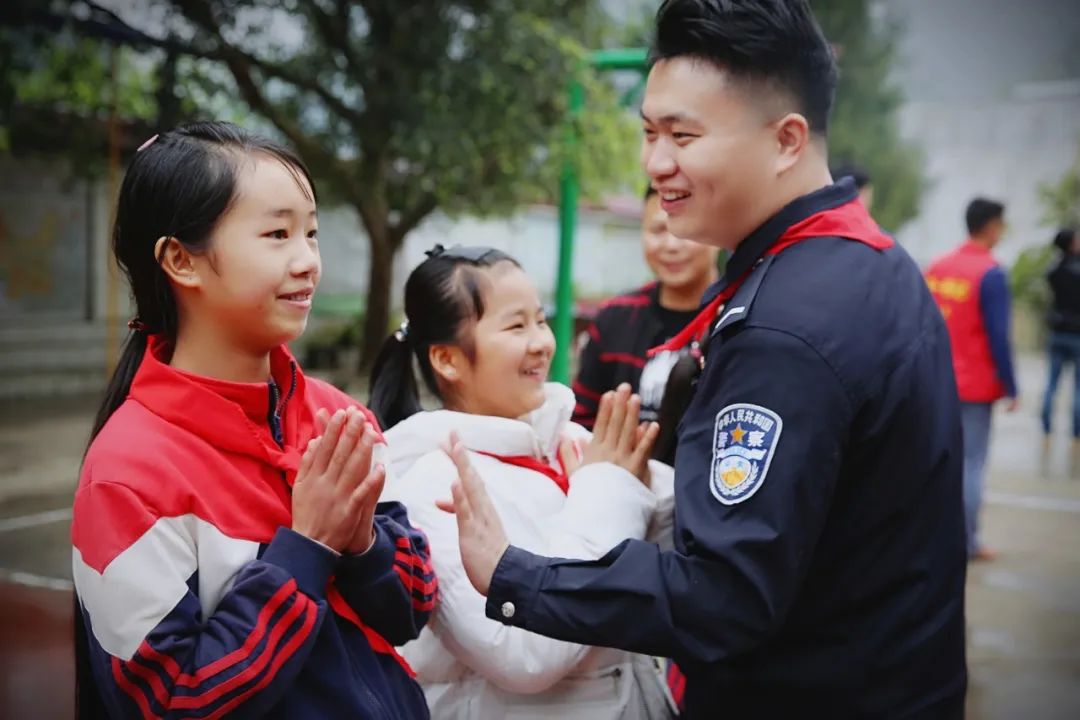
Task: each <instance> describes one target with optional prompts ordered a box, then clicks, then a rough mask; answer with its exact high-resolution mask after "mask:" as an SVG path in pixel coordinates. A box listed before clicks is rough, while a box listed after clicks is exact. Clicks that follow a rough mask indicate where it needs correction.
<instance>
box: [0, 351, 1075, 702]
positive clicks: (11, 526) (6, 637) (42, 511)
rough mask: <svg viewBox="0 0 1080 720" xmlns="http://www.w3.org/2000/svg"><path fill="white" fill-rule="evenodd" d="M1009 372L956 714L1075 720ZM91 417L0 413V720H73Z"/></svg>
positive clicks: (1056, 597) (1067, 616)
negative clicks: (84, 469) (80, 509)
mask: <svg viewBox="0 0 1080 720" xmlns="http://www.w3.org/2000/svg"><path fill="white" fill-rule="evenodd" d="M1019 368H1020V374H1021V388H1022V389H1023V390H1024V392H1025V397H1024V398H1023V407H1022V408H1021V410H1020V411H1019V412H1018V413H1016V414H1013V415H1008V414H1004V413H1001V414H999V415H997V416H996V417H995V426H994V440H993V445H992V451H991V461H990V479H989V487H988V489H987V497H986V506H985V509H984V514H983V528H984V533H983V536H984V541H985V543H986V544H987V545H989V546H990V547H992V548H993V549H995V550H997V551H998V553H999V557H998V558H997V559H996V560H995V561H993V562H989V563H976V564H973V565H971V566H970V569H969V573H968V612H967V614H968V663H969V667H970V672H971V683H970V690H969V695H968V712H967V716H968V718H972V719H978V720H1012V719H1013V718H1023V719H1024V720H1043V719H1048V720H1056V719H1058V718H1061V719H1062V720H1065V719H1075V718H1080V480H1069V479H1067V478H1066V477H1064V475H1065V470H1066V456H1067V448H1066V445H1065V443H1066V441H1065V440H1064V439H1063V438H1059V440H1058V442H1057V443H1056V444H1055V447H1054V454H1053V457H1052V462H1051V465H1050V471H1049V473H1048V474H1049V477H1046V478H1043V477H1039V473H1038V453H1039V447H1040V437H1041V435H1040V430H1039V428H1038V423H1037V420H1036V415H1037V411H1038V404H1039V402H1040V401H1041V391H1042V383H1043V372H1044V366H1043V363H1042V360H1041V358H1038V357H1033V356H1032V357H1024V358H1022V359H1021V361H1020V362H1019ZM1062 385H1063V386H1067V387H1071V383H1068V382H1063V383H1062ZM1065 389H1066V388H1065V387H1063V388H1062V391H1061V397H1059V398H1058V403H1057V405H1056V408H1057V410H1058V412H1056V413H1055V416H1056V417H1058V418H1059V421H1060V427H1061V428H1062V429H1065V428H1066V426H1067V420H1066V417H1065V413H1066V411H1067V408H1066V406H1067V404H1068V401H1069V399H1068V398H1067V397H1065V394H1064V392H1065ZM93 411H94V405H93V403H92V402H91V401H88V400H71V401H64V402H61V403H56V402H53V403H45V404H42V403H35V404H32V405H21V406H4V407H0V603H2V608H0V718H5V719H6V718H11V719H13V720H15V719H19V720H21V719H22V718H32V719H34V720H37V719H38V718H41V719H46V720H47V719H51V718H69V717H71V715H72V711H71V707H72V703H71V698H72V686H73V679H72V664H71V649H70V637H71V590H70V587H71V582H70V580H71V565H70V549H69V540H68V526H69V522H70V512H69V509H70V506H71V496H72V493H73V491H74V487H75V477H76V474H77V472H78V465H79V460H80V458H81V455H82V450H83V447H84V443H85V440H86V433H87V431H88V428H89V424H90V422H91V419H92V414H93Z"/></svg>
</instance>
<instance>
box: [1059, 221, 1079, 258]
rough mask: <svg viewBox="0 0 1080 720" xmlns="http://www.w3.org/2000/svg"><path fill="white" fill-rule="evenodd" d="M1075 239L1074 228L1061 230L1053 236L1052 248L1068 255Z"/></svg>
mask: <svg viewBox="0 0 1080 720" xmlns="http://www.w3.org/2000/svg"><path fill="white" fill-rule="evenodd" d="M1074 237H1076V228H1071V227H1067V228H1061V229H1060V230H1058V231H1057V234H1056V235H1054V247H1056V248H1057V249H1058V250H1060V251H1061V252H1063V253H1065V254H1068V253H1069V251H1070V250H1072V244H1073V238H1074Z"/></svg>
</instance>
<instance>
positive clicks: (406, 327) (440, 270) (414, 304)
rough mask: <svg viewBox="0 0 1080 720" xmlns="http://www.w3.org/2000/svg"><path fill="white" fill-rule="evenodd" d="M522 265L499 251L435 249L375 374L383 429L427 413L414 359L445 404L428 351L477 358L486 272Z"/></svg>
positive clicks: (408, 286)
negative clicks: (474, 329)
mask: <svg viewBox="0 0 1080 720" xmlns="http://www.w3.org/2000/svg"><path fill="white" fill-rule="evenodd" d="M502 263H509V264H510V265H513V266H514V267H517V268H520V267H521V265H520V264H519V263H518V261H517V260H515V259H514V258H512V257H511V256H509V255H507V254H506V253H504V252H502V251H501V250H495V249H494V248H486V247H471V248H461V247H452V248H450V249H444V248H443V247H442V246H441V245H436V246H435V249H434V250H430V251H428V257H427V259H426V260H424V262H422V263H420V264H419V265H417V266H416V269H414V270H413V271H412V273H410V274H409V279H408V280H406V281H405V318H406V321H405V323H404V324H403V326H402V328H401V329H400V330H398V331H397V332H395V333H394V334H393V335H391V336H390V337H389V338H387V339H386V342H384V343H383V346H382V349H380V350H379V355H378V357H377V358H375V364H374V366H373V368H372V371H371V397H370V399H369V400H368V408H369V409H370V410H371V411H372V412H373V413H375V417H377V418H378V420H379V423H380V424H381V425H382V427H383V428H391V427H393V426H394V425H397V424H398V423H399V422H401V421H402V420H404V419H405V418H407V417H409V416H410V415H413V414H415V413H418V412H420V411H421V410H423V407H422V406H421V404H420V388H419V386H418V385H417V382H416V375H415V374H414V373H413V359H414V358H415V360H416V365H417V367H418V368H419V370H420V377H422V378H423V380H424V384H425V385H426V386H427V389H428V390H429V391H430V392H431V393H432V394H433V395H435V397H437V398H439V399H440V400H444V399H445V398H443V396H442V393H441V391H440V389H439V384H438V381H437V379H436V377H435V371H434V370H433V369H432V367H431V359H430V358H429V357H428V351H429V349H430V348H431V346H432V345H458V346H460V347H461V348H462V350H464V351H465V354H466V356H468V357H469V358H472V353H473V347H472V343H471V338H470V335H469V332H468V330H469V328H470V326H471V325H472V324H473V323H475V322H476V321H477V320H479V319H480V318H482V317H483V316H484V299H483V292H482V290H483V288H482V280H483V278H482V276H481V273H480V271H481V270H482V269H484V268H490V267H494V266H496V265H499V264H502Z"/></svg>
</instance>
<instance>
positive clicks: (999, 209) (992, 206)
mask: <svg viewBox="0 0 1080 720" xmlns="http://www.w3.org/2000/svg"><path fill="white" fill-rule="evenodd" d="M1004 216H1005V206H1004V205H1002V204H1001V203H999V202H998V201H996V200H987V199H986V198H982V197H977V198H975V199H974V200H972V201H971V202H970V203H968V206H967V210H966V211H965V212H964V221H965V222H966V223H967V230H968V234H969V235H975V234H976V233H978V232H980V231H982V229H983V228H985V227H986V226H987V225H989V224H990V223H991V222H993V221H994V220H1000V219H1001V218H1003V217H1004Z"/></svg>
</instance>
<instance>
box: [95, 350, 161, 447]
mask: <svg viewBox="0 0 1080 720" xmlns="http://www.w3.org/2000/svg"><path fill="white" fill-rule="evenodd" d="M146 345H147V337H146V333H145V332H144V331H141V330H134V331H132V332H131V333H130V334H129V335H128V338H127V341H126V342H125V343H124V347H123V349H122V350H121V351H120V360H119V361H118V362H117V363H116V369H115V370H113V374H112V377H111V378H110V379H109V384H108V385H107V386H106V388H105V397H104V398H102V400H101V406H100V407H99V408H98V411H97V415H95V416H94V426H93V429H92V430H91V431H90V442H91V443H93V442H94V438H96V437H97V436H98V433H100V432H101V428H103V427H105V423H106V422H108V420H109V418H110V417H112V414H113V413H114V412H116V409H117V408H118V407H120V406H121V405H122V404H123V403H124V400H125V399H126V398H127V396H128V393H129V392H130V391H131V381H132V380H134V379H135V373H136V372H137V371H138V369H139V365H141V364H142V360H143V356H144V355H145V354H146ZM89 449H90V448H89V445H88V446H87V450H89Z"/></svg>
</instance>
